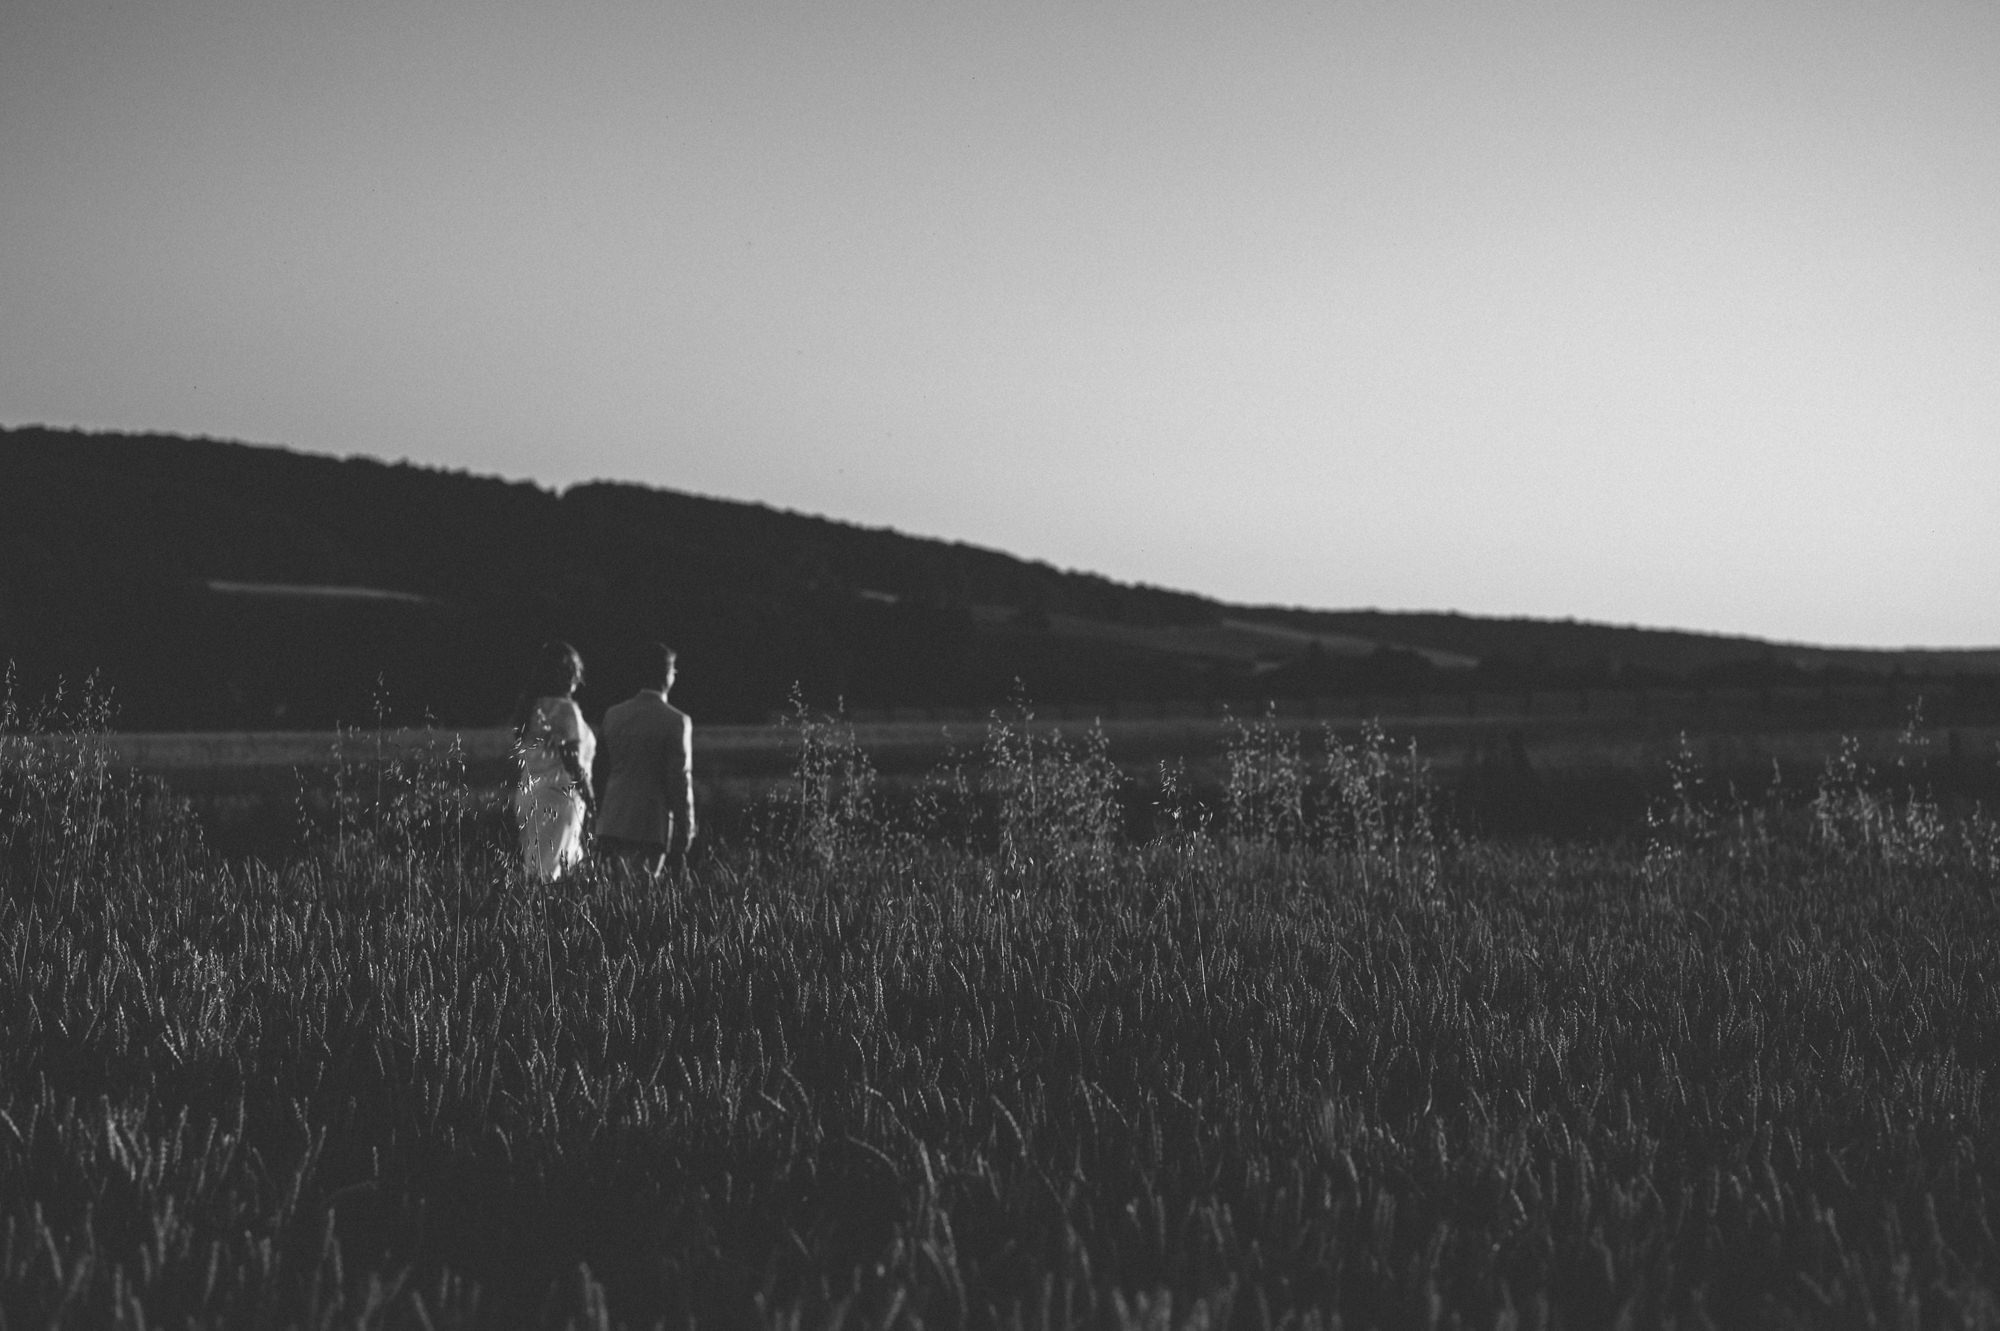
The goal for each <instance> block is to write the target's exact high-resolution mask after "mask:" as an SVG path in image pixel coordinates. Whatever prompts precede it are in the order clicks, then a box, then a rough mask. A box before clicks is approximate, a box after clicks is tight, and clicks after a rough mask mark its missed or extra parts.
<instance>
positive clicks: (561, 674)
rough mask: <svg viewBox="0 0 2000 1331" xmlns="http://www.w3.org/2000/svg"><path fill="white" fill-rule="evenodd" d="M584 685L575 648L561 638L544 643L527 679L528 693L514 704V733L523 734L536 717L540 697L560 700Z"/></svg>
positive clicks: (581, 669)
mask: <svg viewBox="0 0 2000 1331" xmlns="http://www.w3.org/2000/svg"><path fill="white" fill-rule="evenodd" d="M582 683H583V658H582V657H581V656H579V655H577V651H576V648H574V647H572V646H570V645H569V644H568V643H566V642H563V641H561V640H560V639H555V638H551V639H550V640H549V641H547V642H545V643H543V644H542V650H541V652H540V654H538V655H537V656H536V657H535V669H534V671H533V673H531V674H530V675H529V676H528V688H527V691H526V692H524V693H523V694H522V695H521V700H520V701H519V702H518V703H516V704H514V733H515V734H517V735H518V734H520V733H521V731H522V729H523V728H524V727H525V726H526V725H527V724H528V718H529V717H530V716H531V715H533V714H534V710H535V701H536V700H537V699H539V698H561V697H563V696H565V695H567V694H568V693H569V692H570V691H571V690H573V689H575V688H576V687H577V686H578V685H580V684H582Z"/></svg>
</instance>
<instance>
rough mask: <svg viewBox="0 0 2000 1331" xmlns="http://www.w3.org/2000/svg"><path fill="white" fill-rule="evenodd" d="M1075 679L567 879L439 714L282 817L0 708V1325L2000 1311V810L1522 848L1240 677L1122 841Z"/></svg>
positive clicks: (1799, 811)
mask: <svg viewBox="0 0 2000 1331" xmlns="http://www.w3.org/2000/svg"><path fill="white" fill-rule="evenodd" d="M10 719H11V718H10ZM1028 720H1029V718H1028V717H1027V716H1026V715H1025V714H1024V711H1016V712H1010V713H1008V714H1006V715H1004V716H1002V717H999V718H996V720H995V722H994V726H993V728H992V730H991V732H990V734H989V740H988V743H987V745H986V747H985V749H984V751H983V752H982V753H981V754H978V755H973V756H971V757H970V758H969V759H968V763H969V768H968V767H967V766H961V767H959V768H958V769H955V770H954V771H948V772H946V773H943V774H941V775H940V777H939V779H938V781H937V782H936V783H935V784H934V786H933V788H932V789H931V790H930V791H929V793H928V795H927V796H925V797H923V798H919V799H918V800H916V801H913V802H907V803H906V804H905V805H902V806H896V807H892V806H891V804H890V803H889V802H888V801H886V800H884V799H880V798H878V796H879V794H880V792H877V791H875V790H874V789H873V785H872V776H871V771H870V769H869V768H868V767H867V766H866V764H865V762H864V761H863V758H864V755H861V754H860V751H859V749H858V747H856V746H854V744H853V737H852V733H851V731H846V730H844V729H843V727H842V726H841V724H840V722H839V720H838V719H837V718H831V719H829V718H823V717H815V716H812V715H810V714H809V713H807V712H805V711H804V709H800V711H799V714H798V718H797V722H796V724H797V726H798V728H799V735H800V752H801V757H800V763H799V770H798V773H797V778H796V780H795V782H794V783H793V785H792V787H791V789H790V792H789V794H788V795H787V796H786V802H785V803H784V804H783V805H782V806H781V807H778V808H775V809H773V810H772V812H771V814H770V816H769V818H768V819H767V821H766V822H765V824H764V826H763V831H762V833H761V834H760V837H759V838H758V839H757V840H756V841H755V842H754V843H751V844H746V845H743V846H739V847H736V848H733V849H729V850H727V851H725V852H723V853H719V854H715V855H712V856H711V857H709V858H708V859H707V860H706V861H705V862H703V863H702V864H701V865H700V866H699V867H698V869H697V870H696V872H695V873H694V874H693V875H692V877H691V878H690V879H689V880H688V881H686V882H684V883H681V884H677V885H675V886H674V887H672V888H671V889H670V890H663V891H642V890H637V889H635V888H634V887H632V886H631V885H630V884H629V883H626V882H623V881H620V880H616V879H611V878H604V879H599V878H597V877H593V876H590V875H585V876H583V877H581V878H579V879H576V880H573V881H570V882H567V883H563V884H558V885H556V886H555V887H553V888H548V889H544V888H541V887H537V886H535V885H533V884H530V883H528V882H526V881H525V880H523V879H522V878H521V877H520V875H519V874H518V873H517V872H516V871H515V870H514V869H513V868H512V867H511V866H510V864H509V862H508V859H507V857H506V855H505V853H504V850H505V848H504V842H502V841H501V840H500V836H501V832H500V830H499V828H498V827H497V826H496V823H495V821H494V820H493V818H492V816H491V813H490V811H486V812H482V811H480V810H478V809H470V808H467V807H466V806H464V805H463V804H462V803H454V800H455V799H456V798H457V797H456V796H454V794H453V785H452V777H451V768H450V764H449V759H448V755H443V756H440V757H439V758H438V759H437V761H436V764H435V766H434V767H433V768H432V769H430V770H429V771H428V772H426V771H405V772H403V773H402V774H401V775H397V774H395V773H390V774H388V775H386V776H385V781H384V785H383V786H382V788H381V791H380V793H379V794H378V793H376V792H375V791H374V790H373V787H372V779H373V778H372V775H371V776H369V778H368V781H369V782H370V783H371V784H369V785H367V786H365V787H364V786H363V785H362V784H361V783H360V781H359V779H358V778H359V773H360V771H361V770H363V769H359V768H357V781H356V782H355V783H353V784H351V785H350V787H349V788H350V789H352V790H354V791H356V792H357V797H356V798H355V800H353V801H352V802H351V803H348V804H344V805H338V806H336V811H335V813H334V815H333V816H332V817H331V821H330V822H329V821H321V822H319V823H316V824H315V828H314V831H313V835H312V838H311V840H309V841H308V842H307V843H306V845H305V848H304V849H303V850H302V851H301V852H300V854H298V855H297V856H296V857H294V858H292V859H290V860H288V861H286V862H283V863H263V862H257V861H229V860H225V859H223V858H221V857H218V856H216V855H214V854H212V853H210V852H208V851H207V850H205V849H204V848H203V846H202V845H201V843H200V839H199V835H198V829H195V828H193V827H192V826H191V825H188V824H186V823H185V822H176V821H174V820H173V819H171V818H170V817H166V816H163V815H147V814H146V812H145V810H146V809H147V808H148V807H149V805H148V803H147V801H148V800H149V799H153V800H156V795H152V794H148V792H146V791H145V790H143V789H141V788H139V787H135V786H132V785H129V784H123V783H121V782H119V781H117V780H113V779H111V778H109V777H104V778H100V776H99V774H98V769H97V768H95V767H94V766H92V762H91V760H90V759H89V758H88V757H86V756H82V755H85V754H86V752H87V750H88V744H87V733H86V734H84V735H82V736H81V737H79V739H78V742H77V743H76V744H75V745H73V746H72V747H71V748H70V749H68V750H64V752H67V753H70V754H71V755H72V757H71V758H70V759H69V760H68V761H67V762H64V763H58V762H56V761H54V760H53V759H45V758H42V757H35V756H33V755H36V754H45V753H49V752H53V751H54V750H52V749H50V748H49V747H48V746H26V745H20V744H16V745H12V746H9V747H7V748H5V749H4V752H5V753H6V754H7V755H8V756H7V758H6V760H5V767H4V769H0V809H4V813H5V818H6V822H5V823H4V826H5V827H6V828H7V829H8V832H7V835H8V837H9V840H8V843H7V844H8V848H9V849H8V854H7V856H6V859H5V861H4V863H5V870H4V873H5V878H4V881H0V1312H4V1314H5V1317H6V1322H7V1324H8V1325H10V1326H11V1325H17V1324H18V1325H37V1326H39V1325H47V1324H51V1323H53V1324H58V1325H62V1324H67V1325H78V1326H83V1325H91V1326H98V1325H106V1326H120V1325H129V1326H140V1325H158V1324H166V1325H215V1326H224V1325H228V1326H237V1325H294V1324H297V1325H308V1324H310V1325H324V1326H346V1325H397V1326H428V1327H443V1326H469V1325H490V1326H515V1325H548V1326H561V1325H566V1324H567V1325H579V1326H608V1325H639V1326H644V1325H653V1324H656V1323H665V1324H669V1325H676V1326H679V1325H686V1324H687V1323H688V1322H689V1321H692V1322H694V1323H695V1324H698V1325H722V1326H738V1325H772V1326H812V1327H819V1326H841V1325H852V1326H868V1327H878V1326H905V1327H915V1326H919V1325H922V1326H967V1325H969V1326H996V1327H1013V1326H1059V1325H1089V1326H1106V1327H1123V1326H1133V1327H1167V1326H1243V1327H1264V1326H1293V1327H1306V1326H1317V1327H1330V1326H1333V1325H1336V1324H1338V1325H1344V1326H1370V1325H1385V1326H1418V1325H1463V1326H1481V1327H1485V1326H1495V1325H1513V1326H1530V1325H1541V1324H1549V1325H1556V1324H1560V1325H1570V1326H1608V1325H1613V1324H1615V1323H1616V1322H1618V1321H1619V1320H1620V1319H1624V1320H1625V1321H1626V1323H1627V1324H1631V1325H1665V1324H1678V1325H1689V1326H1700V1325H1708V1324H1711V1323H1712V1324H1717V1325H1724V1326H1746V1327H1747V1326H1769V1325H1785V1324H1794V1325H1811V1326H1826V1325H1856V1326H1860V1325H1878V1324H1898V1325H1901V1324H1910V1325H1988V1324H1991V1323H1993V1322H1994V1321H1995V1320H1996V1319H2000V1302H1997V1301H1996V1297H1995V1293H1994V1290H1995V1283H1996V1276H2000V1271H1996V1262H2000V1244H1996V1242H1995V1237H1994V1233H1993V1228H1992V1224H1993V1217H1992V1215H1991V1210H1990V1207H1991V1202H1990V1200H1989V1193H1990V1192H1991V1191H1992V1190H1993V1189H1992V1187H1991V1186H1989V1183H1988V1180H1989V1179H1993V1180H1994V1181H1995V1183H1996V1184H2000V1177H1996V1170H2000V1137H1996V1129H2000V1111H1996V1109H1995V1108H1994V1107H1993V1106H1992V1105H1991V1104H1990V1103H1989V1098H1988V1096H1987V1094H1986V1092H1987V1089H1988V1087H1987V1076H1988V1069H1990V1068H1991V1067H1992V1066H1993V1065H1994V1061H1995V1058H1996V1056H2000V988H1996V985H1995V983H1994V981H1995V978H1996V976H2000V929H1997V928H1996V925H2000V919H1996V915H2000V906H1996V899H1995V889H1996V887H2000V860H1996V857H1995V855H1994V853H1993V850H1994V844H1995V841H1994V838H1993V835H1992V829H1993V820H1992V818H1991V817H1990V815H1989V814H1988V813H1987V812H1985V811H1982V810H1977V809H1974V810H1968V811H1957V812H1951V813H1947V812H1945V811H1942V810H1939V811H1938V812H1937V813H1936V826H1937V828H1938V829H1939V830H1937V831H1935V832H1933V831H1932V830H1930V829H1931V828H1932V826H1933V822H1932V813H1931V812H1930V808H1929V806H1927V805H1926V804H1925V800H1924V796H1923V794H1922V792H1921V791H1912V790H1898V789H1897V788H1896V785H1895V774H1894V772H1893V771H1891V772H1871V771H1868V770H1866V769H1864V768H1863V767H1861V766H1860V765H1859V763H1858V762H1857V763H1855V764H1854V765H1852V766H1851V767H1848V766H1840V765H1835V766H1834V767H1833V768H1830V769H1829V772H1828V773H1827V774H1826V776H1825V778H1824V780H1823V781H1822V783H1821V786H1820V787H1819V788H1818V789H1817V790H1815V791H1813V792H1811V794H1810V797H1807V796H1806V795H1805V794H1804V793H1802V794H1801V796H1800V797H1799V798H1798V799H1797V800H1795V801H1793V802H1791V803H1788V804H1787V803H1776V804H1766V805H1762V806H1759V807H1756V808H1754V809H1752V808H1748V807H1747V806H1744V805H1742V804H1741V802H1738V803H1737V804H1735V805H1732V804H1731V803H1730V802H1729V801H1728V798H1727V797H1726V796H1725V795H1722V794H1718V793H1717V792H1714V791H1712V790H1709V789H1708V788H1707V787H1706V785H1705V784H1704V783H1703V780H1702V778H1701V774H1700V773H1699V772H1698V770H1696V769H1694V768H1692V767H1690V768H1688V769H1687V770H1685V771H1683V772H1681V773H1679V774H1678V778H1677V779H1678V781H1679V785H1678V786H1677V787H1675V788H1672V789H1670V790H1669V791H1668V792H1667V793H1666V794H1664V795H1663V797H1662V801H1663V802H1662V812H1661V814H1660V816H1659V817H1658V818H1656V820H1655V826H1654V828H1653V829H1652V835H1651V837H1650V838H1649V839H1648V841H1647V842H1646V843H1645V844H1635V845H1633V846H1632V847H1629V848H1628V847H1623V846H1606V847H1591V846H1580V847H1578V846H1572V847H1554V846H1549V845H1531V844H1508V845H1502V844H1496V843H1490V842H1483V841H1479V840H1477V839H1471V838H1467V837H1463V836H1459V835H1454V834H1453V833H1452V832H1451V831H1450V829H1449V828H1447V827H1446V826H1444V825H1443V823H1442V821H1441V820H1440V819H1439V818H1438V817H1437V815H1436V813H1435V811H1434V809H1433V808H1432V807H1431V804H1430V802H1429V800H1428V799H1427V797H1426V794H1425V790H1426V787H1425V783H1424V781H1423V777H1422V769H1421V764H1420V763H1419V762H1418V761H1417V760H1416V757H1415V755H1414V754H1412V753H1410V752H1409V751H1408V750H1406V749H1400V748H1398V747H1396V746H1395V745H1393V744H1391V743H1390V742H1389V741H1388V740H1387V739H1385V738H1383V737H1381V736H1379V735H1375V736H1368V737H1364V738H1363V739H1361V740H1360V741H1342V740H1340V739H1339V738H1338V737H1331V736H1330V737H1327V738H1326V740H1325V742H1322V743H1320V744H1319V745H1317V746H1315V747H1314V748H1313V751H1312V752H1310V753H1308V752H1307V751H1306V749H1305V748H1304V747H1303V746H1301V745H1299V744H1298V742H1297V741H1296V740H1293V739H1288V738H1287V737H1286V736H1285V735H1283V734H1282V733H1281V732H1280V731H1279V730H1278V729H1277V728H1276V727H1271V726H1266V725H1263V724H1262V723H1259V722H1254V721H1253V722H1247V723H1244V724H1243V725H1242V726H1241V727H1240V729H1239V731H1238V732H1237V733H1236V734H1235V736H1234V738H1233V739H1232V747H1231V748H1230V750H1229V751H1228V754H1227V757H1226V766H1227V773H1228V780H1227V788H1226V790H1225V792H1224V794H1223V797H1222V799H1221V800H1220V802H1219V804H1217V805H1215V806H1212V807H1211V806H1207V805H1203V804H1201V803H1198V802H1196V801H1194V800H1193V799H1192V798H1191V797H1188V796H1187V795H1186V793H1185V792H1184V791H1181V792H1176V791H1175V790H1173V789H1172V785H1171V783H1169V785H1168V788H1167V790H1166V792H1165V793H1164V794H1163V795H1162V800H1161V803H1162V808H1161V809H1160V810H1159V811H1158V812H1159V815H1160V816H1159V817H1158V818H1157V819H1155V820H1153V823H1152V827H1153V828H1154V834H1150V835H1134V834H1133V822H1132V819H1131V818H1130V817H1129V816H1128V815H1129V811H1128V810H1127V809H1126V806H1125V805H1123V804H1121V803H1120V800H1119V796H1120V791H1119V783H1120V778H1119V777H1118V775H1117V773H1116V769H1115V768H1112V767H1111V766H1110V764H1109V762H1108V759H1107V758H1106V756H1105V754H1104V751H1103V748H1102V745H1101V742H1100V741H1098V740H1094V739H1092V738H1091V737H1090V736H1088V735H1085V736H1083V737H1080V738H1069V739H1065V738H1063V737H1060V736H1046V735H1044V734H1043V733H1042V732H1040V731H1038V730H1036V729H1034V728H1033V727H1031V726H1030V725H1029V724H1028ZM16 728H18V726H17V727H16ZM364 790H365V792H366V793H365V796H364V795H363V794H362V793H361V792H363V791H364ZM1864 796H1865V797H1866V799H1868V800H1874V801H1876V803H1875V804H1868V803H1866V802H1865V801H1864V800H1863V797H1864ZM1884 802H1886V804H1885V803H1884ZM1884 807H1886V808H1887V809H1888V810H1889V813H1887V814H1884V813H1883V812H1882V809H1883V808H1884ZM425 810H429V812H424V811H425ZM1912 810H1917V812H1916V813H1913V812H1912ZM1676 811H1678V813H1677V812H1676ZM378 815H379V816H378ZM1753 815H1755V816H1753ZM1884 828H1894V829H1898V830H1896V831H1894V832H1893V834H1891V833H1889V832H1885V831H1884V830H1883V829H1884ZM1863 832H1865V835H1863ZM1919 851H1920V852H1921V853H1919Z"/></svg>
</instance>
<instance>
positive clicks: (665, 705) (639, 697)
mask: <svg viewBox="0 0 2000 1331" xmlns="http://www.w3.org/2000/svg"><path fill="white" fill-rule="evenodd" d="M614 720H615V721H619V722H626V721H646V722H650V721H654V720H659V721H664V722H665V723H666V724H668V725H672V726H683V725H687V724H689V723H690V722H691V721H692V720H693V718H692V717H690V716H689V715H688V714H687V713H686V712H683V711H682V710H681V709H680V708H678V707H676V706H674V705H673V704H672V703H670V702H668V701H667V700H666V699H665V698H662V697H661V696H660V695H659V694H657V693H654V692H653V691H652V690H650V689H642V690H640V691H639V692H638V693H635V694H633V695H632V696H631V697H629V698H627V699H626V700H625V701H624V702H620V703H613V704H612V705H611V706H609V707H607V708H605V709H604V724H606V725H607V726H608V725H610V724H611V723H612V722H613V721H614Z"/></svg>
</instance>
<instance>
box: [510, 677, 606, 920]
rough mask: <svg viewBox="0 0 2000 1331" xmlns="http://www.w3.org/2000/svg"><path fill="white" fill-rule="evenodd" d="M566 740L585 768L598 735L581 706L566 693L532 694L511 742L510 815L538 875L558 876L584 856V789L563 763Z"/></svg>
mask: <svg viewBox="0 0 2000 1331" xmlns="http://www.w3.org/2000/svg"><path fill="white" fill-rule="evenodd" d="M566 740H575V741H576V746H577V758H578V760H579V765H580V766H581V767H582V768H583V770H584V771H585V772H586V773H587V772H589V771H590V764H591V760H592V758H593V757H594V756H595V755H596V753H597V736H595V735H593V734H592V733H591V732H590V727H589V726H588V725H585V724H584V720H583V711H582V709H580V708H579V707H578V706H577V705H576V703H575V702H573V701H571V700H570V699H568V698H537V699H536V700H535V708H534V711H533V712H531V713H530V714H529V716H528V724H527V725H526V727H524V728H523V730H522V733H521V737H520V739H519V740H517V741H516V742H515V747H514V755H515V757H516V759H517V760H518V761H519V762H520V765H521V780H520V784H518V785H517V786H515V787H514V821H515V822H516V823H518V824H519V825H520V828H521V858H522V859H523V860H524V861H525V862H526V863H527V866H528V872H529V873H530V874H531V875H533V876H534V877H536V878H539V879H542V880H543V881H547V880H549V879H554V878H560V877H561V876H562V875H563V874H564V873H565V872H566V871H568V870H570V869H573V868H575V867H576V865H577V864H578V863H579V862H580V861H581V860H582V859H583V813H584V808H583V792H582V791H580V790H578V789H577V786H576V781H575V779H574V778H572V777H571V776H570V774H569V772H568V771H567V770H566V769H565V768H564V767H563V761H562V745H563V743H564V741H566Z"/></svg>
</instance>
